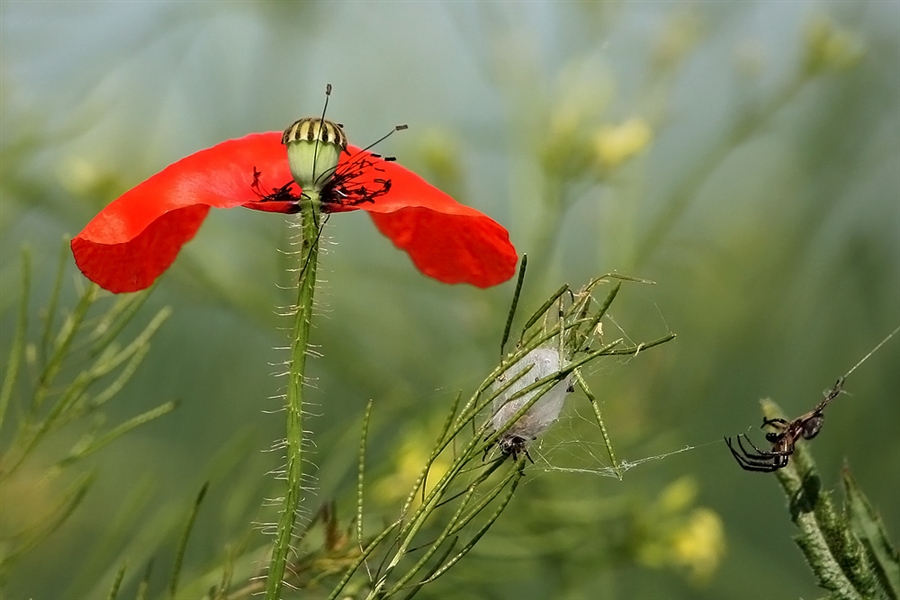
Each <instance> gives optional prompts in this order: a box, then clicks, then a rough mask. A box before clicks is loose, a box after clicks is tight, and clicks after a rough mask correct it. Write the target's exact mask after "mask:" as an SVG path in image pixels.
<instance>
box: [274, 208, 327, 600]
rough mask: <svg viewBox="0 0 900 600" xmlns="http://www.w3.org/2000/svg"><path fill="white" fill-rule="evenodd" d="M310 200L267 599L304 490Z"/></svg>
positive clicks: (315, 220) (315, 215)
mask: <svg viewBox="0 0 900 600" xmlns="http://www.w3.org/2000/svg"><path fill="white" fill-rule="evenodd" d="M307 196H309V200H307V199H306V198H304V200H303V202H302V203H301V210H300V222H301V225H300V226H301V228H302V234H301V247H300V277H299V279H298V282H297V306H296V313H295V315H294V330H293V339H292V340H291V360H290V371H289V379H288V388H287V437H286V440H287V447H286V451H287V458H286V459H287V466H286V467H285V478H286V480H287V489H286V490H285V494H284V498H283V501H282V506H281V517H280V518H279V521H278V528H277V530H276V533H275V545H274V547H273V548H272V558H271V560H270V562H269V572H268V577H267V580H266V600H279V599H280V598H281V590H282V587H283V585H284V572H285V567H286V565H287V560H288V555H289V553H290V551H291V539H292V537H293V534H294V523H295V521H296V517H297V510H298V508H299V507H300V502H301V501H302V498H301V496H300V493H301V491H302V490H303V482H302V480H303V457H302V452H303V442H304V440H303V390H304V387H303V381H304V376H303V374H304V372H305V369H306V347H307V343H308V341H309V330H310V320H311V318H312V308H313V293H314V291H315V287H316V263H317V260H318V256H319V225H320V221H321V218H322V215H321V213H320V210H319V207H320V203H319V198H318V194H315V193H314V192H307Z"/></svg>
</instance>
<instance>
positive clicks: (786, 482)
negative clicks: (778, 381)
mask: <svg viewBox="0 0 900 600" xmlns="http://www.w3.org/2000/svg"><path fill="white" fill-rule="evenodd" d="M762 409H763V414H764V415H766V416H767V417H772V416H781V414H782V413H781V410H780V409H779V408H778V406H777V405H776V404H775V403H774V402H772V401H771V400H763V401H762ZM775 476H776V478H777V479H778V483H780V484H781V487H782V488H783V489H784V492H785V494H786V495H787V497H788V506H789V509H790V512H791V520H793V522H794V524H795V525H796V526H797V528H798V529H799V530H800V535H799V536H797V537H796V538H795V541H796V542H797V545H798V546H800V549H801V550H802V551H803V554H804V555H806V560H807V561H808V562H809V566H810V567H811V568H812V570H813V572H814V573H815V574H816V577H817V579H818V580H819V585H820V586H821V587H823V588H824V589H826V590H828V591H829V592H831V594H830V596H829V598H835V599H841V600H862V599H863V598H879V597H882V596H881V594H880V593H879V588H878V583H877V580H876V576H875V574H874V573H873V572H872V570H871V567H870V565H869V564H868V562H867V561H866V557H865V549H864V548H863V546H862V544H861V542H860V541H859V538H857V537H856V536H855V535H854V534H853V532H852V531H851V529H850V524H849V522H848V520H847V519H846V518H845V517H843V516H842V515H841V514H840V513H839V512H838V511H837V510H836V509H835V506H834V503H833V502H832V500H831V497H830V494H829V493H828V492H826V491H824V490H822V489H821V486H822V483H821V480H820V479H819V475H818V472H817V470H816V465H815V462H814V461H813V459H812V456H811V455H810V454H809V452H808V451H807V449H806V448H805V447H804V442H800V443H799V444H797V446H796V447H795V448H794V453H793V454H792V455H791V460H790V461H789V462H788V464H787V466H786V467H785V468H783V469H780V470H778V471H776V472H775Z"/></svg>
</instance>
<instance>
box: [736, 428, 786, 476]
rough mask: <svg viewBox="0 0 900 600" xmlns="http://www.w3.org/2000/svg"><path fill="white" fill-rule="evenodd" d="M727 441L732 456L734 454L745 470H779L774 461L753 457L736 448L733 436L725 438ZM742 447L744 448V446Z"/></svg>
mask: <svg viewBox="0 0 900 600" xmlns="http://www.w3.org/2000/svg"><path fill="white" fill-rule="evenodd" d="M725 443H726V444H727V445H728V449H729V450H730V451H731V454H732V456H734V459H735V460H736V461H737V463H738V466H740V467H741V468H742V469H744V470H745V471H755V472H758V473H771V472H773V471H777V470H778V469H779V468H780V467H778V466H776V465H775V463H774V462H772V461H768V460H765V459H764V458H760V459H751V458H748V457H747V456H744V455H742V454H740V453H739V452H738V451H737V450H735V449H734V446H733V444H732V442H731V438H729V437H726V438H725ZM738 444H740V437H738ZM741 449H742V450H743V448H741Z"/></svg>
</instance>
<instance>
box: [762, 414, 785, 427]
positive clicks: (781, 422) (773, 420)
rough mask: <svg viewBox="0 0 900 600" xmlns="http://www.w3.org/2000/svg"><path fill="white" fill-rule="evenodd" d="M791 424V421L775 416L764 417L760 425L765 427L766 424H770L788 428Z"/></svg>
mask: <svg viewBox="0 0 900 600" xmlns="http://www.w3.org/2000/svg"><path fill="white" fill-rule="evenodd" d="M790 424H791V423H790V421H786V420H784V419H782V418H781V417H773V418H771V419H767V418H765V417H763V422H762V425H760V426H759V428H760V429H765V427H766V425H769V426H771V427H774V428H775V429H787V428H788V426H789V425H790Z"/></svg>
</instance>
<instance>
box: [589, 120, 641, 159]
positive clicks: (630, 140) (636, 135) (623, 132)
mask: <svg viewBox="0 0 900 600" xmlns="http://www.w3.org/2000/svg"><path fill="white" fill-rule="evenodd" d="M652 138H653V130H652V129H650V125H648V124H647V122H646V121H645V120H644V119H641V118H638V117H636V118H633V119H629V120H627V121H625V122H624V123H622V124H620V125H604V126H603V127H601V128H600V130H599V131H598V132H597V134H596V136H595V137H594V149H595V151H596V152H597V157H598V158H599V160H600V163H601V164H602V165H603V166H605V167H609V168H614V167H618V166H619V165H621V164H622V163H623V162H625V161H626V160H628V159H630V158H632V157H634V156H636V155H637V154H639V153H640V152H642V151H643V150H644V149H645V148H646V147H647V146H648V145H649V144H650V141H651V139H652Z"/></svg>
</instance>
